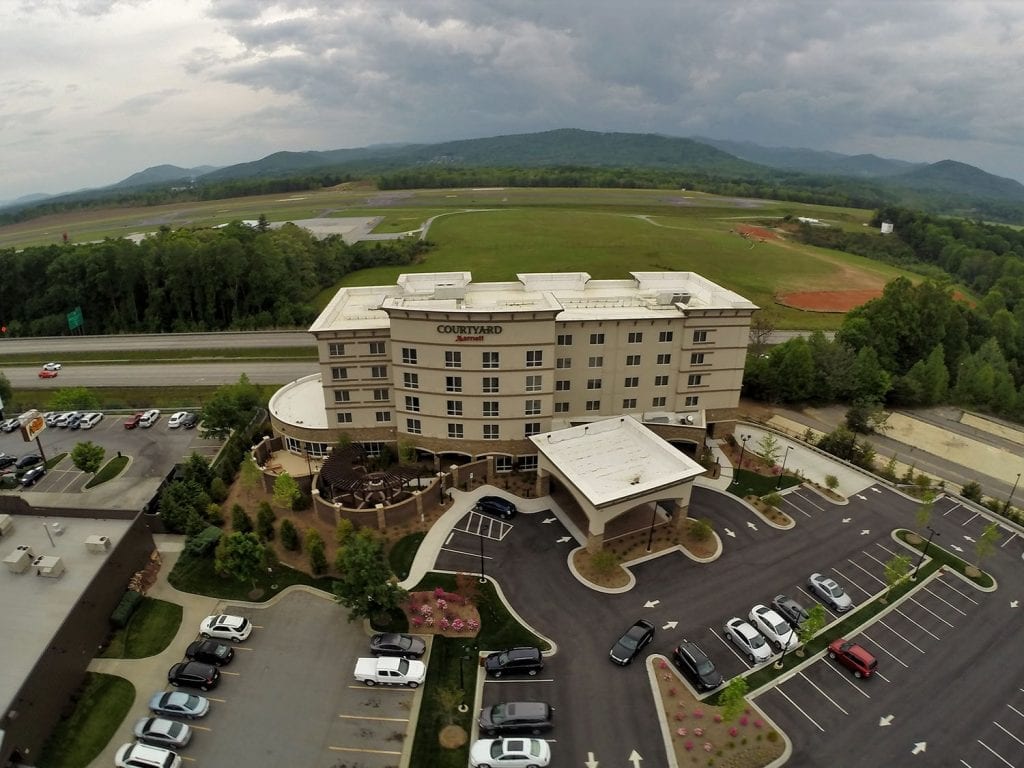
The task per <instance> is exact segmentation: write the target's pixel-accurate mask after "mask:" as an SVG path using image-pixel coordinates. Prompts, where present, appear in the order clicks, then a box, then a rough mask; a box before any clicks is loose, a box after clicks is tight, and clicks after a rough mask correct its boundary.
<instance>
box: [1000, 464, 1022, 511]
mask: <svg viewBox="0 0 1024 768" xmlns="http://www.w3.org/2000/svg"><path fill="white" fill-rule="evenodd" d="M1019 482H1020V472H1018V473H1017V479H1016V480H1014V481H1013V489H1012V490H1011V491H1010V497H1009V498H1008V499H1007V500H1006V506H1005V507H1004V508H1003V514H1004V515H1005V514H1006V513H1007V512H1009V511H1010V505H1011V504H1012V503H1013V494H1015V493H1016V492H1017V483H1019Z"/></svg>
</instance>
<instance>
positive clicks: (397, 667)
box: [355, 656, 427, 688]
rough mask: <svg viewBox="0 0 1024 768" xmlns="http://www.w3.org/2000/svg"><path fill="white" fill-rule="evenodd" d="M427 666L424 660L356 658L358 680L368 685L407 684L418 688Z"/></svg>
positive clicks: (425, 673)
mask: <svg viewBox="0 0 1024 768" xmlns="http://www.w3.org/2000/svg"><path fill="white" fill-rule="evenodd" d="M426 676H427V666H426V665H425V664H424V663H423V662H422V661H415V660H410V659H399V658H394V657H390V656H389V657H381V658H369V659H357V660H356V671H355V677H356V680H361V681H362V682H363V683H365V684H366V685H405V686H408V687H409V688H416V687H417V686H419V685H422V684H423V679H424V678H425V677H426Z"/></svg>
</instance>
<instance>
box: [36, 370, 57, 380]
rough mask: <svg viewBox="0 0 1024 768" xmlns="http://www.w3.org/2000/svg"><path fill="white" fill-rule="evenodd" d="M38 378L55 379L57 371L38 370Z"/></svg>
mask: <svg viewBox="0 0 1024 768" xmlns="http://www.w3.org/2000/svg"><path fill="white" fill-rule="evenodd" d="M39 378H40V379H56V378H57V372H56V371H47V370H42V371H40V372H39Z"/></svg>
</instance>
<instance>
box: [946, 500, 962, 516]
mask: <svg viewBox="0 0 1024 768" xmlns="http://www.w3.org/2000/svg"><path fill="white" fill-rule="evenodd" d="M962 506H963V505H962V504H961V503H960V502H957V503H956V504H954V505H953V506H952V507H950V508H949V509H947V510H946V511H945V512H943V513H942V516H943V517H945V516H946V515H948V514H949V513H950V512H952V511H953V510H954V509H960V507H962Z"/></svg>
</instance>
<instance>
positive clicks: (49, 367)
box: [43, 363, 64, 371]
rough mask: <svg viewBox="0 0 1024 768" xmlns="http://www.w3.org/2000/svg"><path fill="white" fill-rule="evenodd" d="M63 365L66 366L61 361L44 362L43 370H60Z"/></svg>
mask: <svg viewBox="0 0 1024 768" xmlns="http://www.w3.org/2000/svg"><path fill="white" fill-rule="evenodd" d="M63 367H64V366H62V365H61V364H60V363H44V364H43V370H44V371H59V370H60V369H61V368H63Z"/></svg>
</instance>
